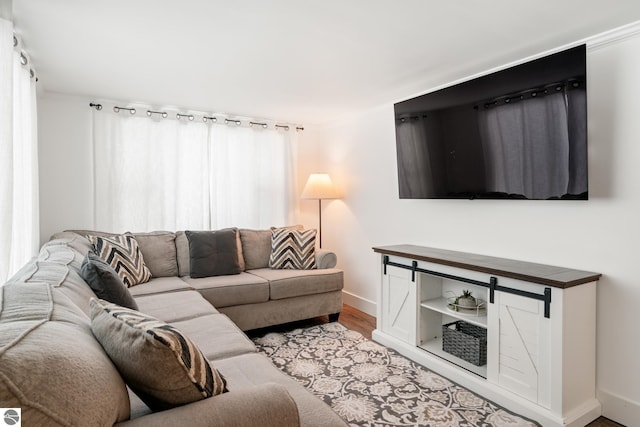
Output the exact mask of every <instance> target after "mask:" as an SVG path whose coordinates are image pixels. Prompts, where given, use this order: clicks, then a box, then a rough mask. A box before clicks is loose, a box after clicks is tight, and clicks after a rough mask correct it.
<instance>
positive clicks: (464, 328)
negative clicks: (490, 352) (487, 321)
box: [442, 320, 487, 366]
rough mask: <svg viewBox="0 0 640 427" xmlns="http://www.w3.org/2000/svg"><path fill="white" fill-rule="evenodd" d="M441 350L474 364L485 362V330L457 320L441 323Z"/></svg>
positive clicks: (484, 363) (478, 364)
mask: <svg viewBox="0 0 640 427" xmlns="http://www.w3.org/2000/svg"><path fill="white" fill-rule="evenodd" d="M442 350H444V351H446V352H447V353H449V354H453V355H454V356H456V357H459V358H460V359H462V360H466V361H467V362H469V363H472V364H474V365H476V366H482V365H486V364H487V330H486V329H485V328H482V327H480V326H476V325H472V324H471V323H467V322H463V321H462V320H458V321H456V322H452V323H447V324H446V325H442Z"/></svg>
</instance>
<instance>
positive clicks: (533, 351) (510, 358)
mask: <svg viewBox="0 0 640 427" xmlns="http://www.w3.org/2000/svg"><path fill="white" fill-rule="evenodd" d="M495 295H496V300H495V303H496V305H497V308H498V321H499V334H498V366H497V375H498V384H500V386H502V387H504V388H505V389H507V390H510V391H511V392H513V393H515V394H518V395H520V396H522V397H524V398H526V399H528V400H530V401H532V402H535V403H537V404H538V405H541V406H544V407H547V408H548V407H549V401H550V395H549V392H550V391H549V386H550V384H549V374H550V368H551V367H550V356H551V355H550V345H549V343H550V340H549V327H550V319H548V318H545V317H544V302H543V301H539V300H535V299H532V298H527V297H523V296H519V295H514V294H509V293H505V292H496V294H495ZM558 380H560V379H558Z"/></svg>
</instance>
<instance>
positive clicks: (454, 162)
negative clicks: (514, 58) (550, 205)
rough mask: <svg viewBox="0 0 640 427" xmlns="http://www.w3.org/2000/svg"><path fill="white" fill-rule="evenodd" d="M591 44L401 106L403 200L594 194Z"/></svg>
mask: <svg viewBox="0 0 640 427" xmlns="http://www.w3.org/2000/svg"><path fill="white" fill-rule="evenodd" d="M586 82H587V80H586V46H585V45H581V46H578V47H575V48H571V49H568V50H565V51H562V52H559V53H555V54H552V55H549V56H545V57H543V58H539V59H536V60H533V61H530V62H527V63H524V64H520V65H517V66H514V67H511V68H508V69H505V70H501V71H498V72H495V73H491V74H488V75H485V76H482V77H479V78H476V79H473V80H469V81H465V82H463V83H460V84H456V85H454V86H450V87H447V88H444V89H441V90H438V91H435V92H431V93H427V94H425V95H421V96H418V97H416V98H412V99H408V100H406V101H402V102H399V103H396V104H395V105H394V113H395V127H396V151H397V162H398V185H399V193H400V198H401V199H534V200H549V199H557V200H564V199H571V200H587V199H588V194H589V193H588V176H587V85H586Z"/></svg>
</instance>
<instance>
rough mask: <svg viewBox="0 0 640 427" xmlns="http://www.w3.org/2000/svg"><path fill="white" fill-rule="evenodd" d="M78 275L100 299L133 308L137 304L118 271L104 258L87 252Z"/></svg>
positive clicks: (136, 307) (135, 307) (135, 308)
mask: <svg viewBox="0 0 640 427" xmlns="http://www.w3.org/2000/svg"><path fill="white" fill-rule="evenodd" d="M80 276H81V277H82V278H83V279H84V280H85V282H87V283H88V284H89V286H90V287H91V289H93V292H95V294H96V296H97V297H98V298H100V299H103V300H107V301H109V302H112V303H115V304H118V305H121V306H123V307H128V308H131V309H134V310H137V309H138V305H137V304H136V302H135V300H134V299H133V297H132V296H131V294H130V293H129V291H128V290H127V287H126V286H125V285H124V283H122V280H120V277H118V273H116V272H115V270H114V269H113V268H111V266H110V265H109V264H107V262H106V261H105V260H103V259H102V258H100V257H99V256H98V255H96V254H94V253H93V252H88V253H87V255H86V256H85V258H84V261H83V263H82V267H81V268H80Z"/></svg>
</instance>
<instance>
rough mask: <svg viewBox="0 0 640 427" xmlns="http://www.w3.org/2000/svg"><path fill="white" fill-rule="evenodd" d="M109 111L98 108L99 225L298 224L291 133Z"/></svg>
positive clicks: (132, 227)
mask: <svg viewBox="0 0 640 427" xmlns="http://www.w3.org/2000/svg"><path fill="white" fill-rule="evenodd" d="M105 110H106V109H105ZM105 110H103V111H94V112H93V117H94V129H93V139H94V171H95V176H94V179H95V182H94V185H95V227H96V228H97V229H100V230H108V231H114V232H123V231H150V230H184V229H218V228H224V227H229V226H239V227H247V228H266V227H269V226H272V225H284V224H287V223H290V222H291V221H292V219H293V200H294V197H295V194H294V188H295V183H294V176H295V175H294V166H295V160H294V159H295V155H294V143H293V141H292V140H291V139H292V138H291V136H292V135H291V133H290V132H285V131H278V130H275V129H262V128H260V129H254V128H246V127H236V126H235V125H233V126H227V125H224V124H211V123H210V122H208V123H204V122H199V121H197V120H196V121H184V120H182V121H179V120H174V119H170V118H165V119H162V118H158V119H156V118H148V117H146V116H139V115H130V114H128V113H126V112H124V113H123V112H121V113H112V112H110V111H105Z"/></svg>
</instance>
